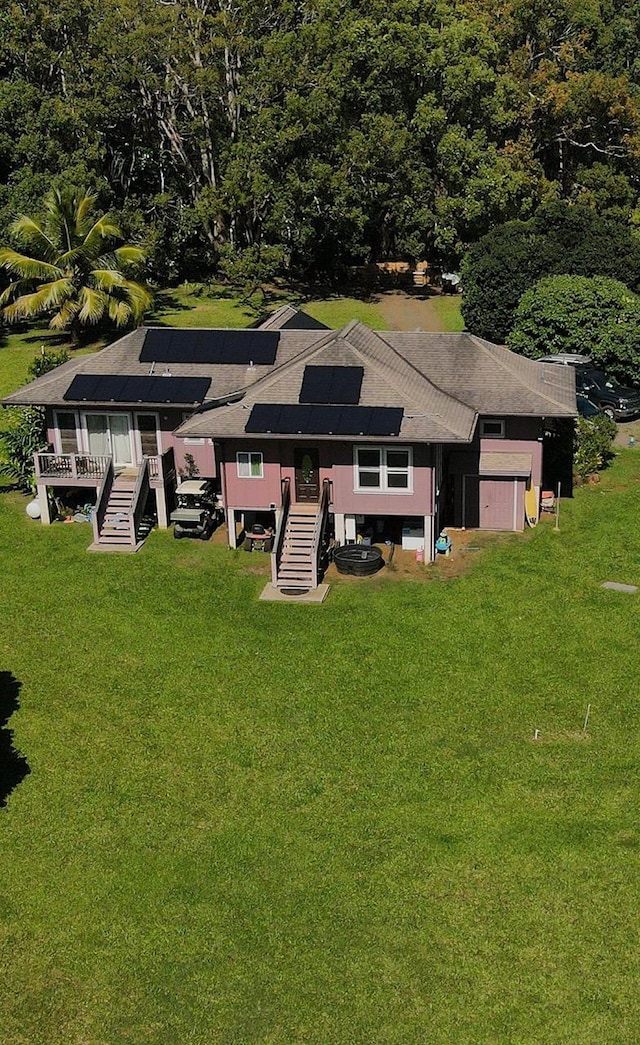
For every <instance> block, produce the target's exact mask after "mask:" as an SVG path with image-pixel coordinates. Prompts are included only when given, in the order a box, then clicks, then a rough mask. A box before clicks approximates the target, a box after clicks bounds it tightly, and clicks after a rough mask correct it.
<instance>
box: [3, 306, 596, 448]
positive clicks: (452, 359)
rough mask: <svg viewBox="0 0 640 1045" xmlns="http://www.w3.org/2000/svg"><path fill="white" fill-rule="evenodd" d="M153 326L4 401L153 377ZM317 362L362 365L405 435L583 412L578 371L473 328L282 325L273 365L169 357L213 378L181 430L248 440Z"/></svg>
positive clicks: (371, 397)
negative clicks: (149, 338)
mask: <svg viewBox="0 0 640 1045" xmlns="http://www.w3.org/2000/svg"><path fill="white" fill-rule="evenodd" d="M285 308H289V306H285ZM147 329H148V328H146V327H140V328H139V329H138V330H134V331H132V332H131V333H130V334H126V335H125V336H124V337H122V338H120V339H119V340H118V341H116V342H115V343H114V344H113V345H110V346H109V347H108V348H105V349H102V351H100V352H97V353H95V354H94V355H89V356H80V357H78V358H77V359H74V360H71V361H69V362H68V363H65V364H63V365H62V366H60V367H58V368H57V369H56V370H54V371H51V373H49V374H45V375H44V376H43V377H40V378H38V379H37V380H36V381H33V382H31V384H29V385H25V386H24V387H23V388H21V389H19V390H18V391H17V392H14V393H13V394H12V395H9V396H7V397H6V398H5V399H4V400H3V402H4V403H5V404H6V405H42V406H47V405H51V406H59V405H63V404H64V402H65V400H64V394H65V392H66V391H67V389H68V387H69V385H70V384H71V381H72V380H73V378H74V377H75V376H76V375H77V374H117V375H122V376H128V375H141V376H142V375H148V374H149V372H150V365H149V363H141V362H140V359H139V356H140V351H141V349H142V346H143V344H144V340H145V337H146V332H147ZM309 364H311V365H314V366H318V365H320V366H337V367H340V366H349V367H353V366H357V367H362V368H363V371H364V373H363V381H362V388H361V395H360V404H361V405H366V406H372V407H376V406H382V407H396V408H401V409H402V410H403V421H402V428H401V431H400V436H399V438H400V439H401V440H407V441H416V442H469V441H470V440H471V439H472V438H473V432H474V429H475V424H476V421H477V417H478V415H479V414H484V415H507V416H508V415H511V416H514V415H516V416H517V415H521V416H534V417H545V416H546V417H572V416H575V414H576V405H575V376H574V373H573V369H572V368H571V367H558V366H553V365H552V364H541V363H536V362H533V361H532V360H529V359H525V358H523V357H522V356H517V355H515V354H514V353H512V352H510V351H509V350H508V349H506V348H501V347H499V346H498V345H492V344H491V343H490V342H488V341H483V340H482V339H481V338H477V337H474V336H472V335H470V334H464V333H461V334H431V333H423V332H419V331H417V332H413V333H409V332H401V331H395V332H385V333H376V332H374V331H372V330H370V329H369V328H368V327H366V326H364V325H363V324H362V323H359V322H357V321H355V320H354V321H352V322H351V323H348V324H347V325H346V326H345V327H343V328H342V329H341V330H333V331H332V330H326V329H324V330H318V329H314V330H308V329H280V330H279V338H278V348H277V353H276V360H275V364H274V365H270V366H267V365H261V366H245V365H236V364H202V363H182V364H179V363H171V365H170V366H171V374H172V375H173V376H175V377H208V378H210V379H211V387H210V389H209V392H208V394H207V399H206V400H205V402H204V404H203V406H202V407H201V408H200V409H199V410H198V411H197V412H196V413H194V414H193V415H192V416H191V417H190V418H189V419H188V420H187V421H185V422H184V424H183V425H181V426H180V428H179V429H178V431H179V434H180V435H182V436H192V437H196V436H211V437H215V438H224V437H243V436H244V435H245V425H246V421H247V418H248V416H249V415H248V411H250V409H251V407H252V406H253V405H254V404H257V403H282V404H288V403H291V404H293V403H297V402H298V399H299V394H300V388H301V385H302V380H303V377H304V369H305V366H307V365H309ZM160 366H162V364H160ZM155 372H156V373H158V370H156V371H155ZM86 405H100V404H99V403H96V404H88V403H87V404H86ZM120 405H125V404H120ZM270 438H271V436H270ZM272 438H278V436H277V435H275V434H274V435H273V437H272ZM327 438H333V437H327ZM335 438H343V437H340V436H336V437H335Z"/></svg>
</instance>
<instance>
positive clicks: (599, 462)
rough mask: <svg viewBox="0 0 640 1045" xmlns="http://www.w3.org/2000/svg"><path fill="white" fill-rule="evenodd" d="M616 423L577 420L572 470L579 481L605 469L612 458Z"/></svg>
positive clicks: (589, 419) (603, 417)
mask: <svg viewBox="0 0 640 1045" xmlns="http://www.w3.org/2000/svg"><path fill="white" fill-rule="evenodd" d="M616 431H617V428H616V423H615V421H612V420H611V418H609V417H606V416H605V415H604V414H601V416H600V417H594V418H586V417H580V418H578V422H577V424H576V429H575V436H574V442H573V470H574V473H575V475H577V476H579V478H580V479H586V477H587V476H588V475H591V473H592V472H598V471H600V469H601V468H605V467H606V466H607V464H608V463H609V461H610V460H611V458H612V457H613V440H614V439H615V437H616Z"/></svg>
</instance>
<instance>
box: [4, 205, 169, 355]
mask: <svg viewBox="0 0 640 1045" xmlns="http://www.w3.org/2000/svg"><path fill="white" fill-rule="evenodd" d="M95 202H96V197H95V196H94V195H92V194H91V193H88V192H85V191H84V190H80V191H77V190H73V189H72V190H68V191H61V190H59V189H53V190H52V191H51V192H50V193H49V194H48V196H47V197H46V198H45V201H44V206H45V211H46V214H45V217H44V220H42V221H38V220H37V219H35V218H30V217H27V216H26V215H22V216H21V217H19V218H18V219H17V220H16V221H15V222H14V223H13V225H12V226H11V232H12V233H13V235H14V237H15V239H16V240H17V242H18V243H19V244H21V245H22V246H23V247H24V249H25V250H28V251H30V253H29V254H26V253H19V252H18V251H16V250H13V249H12V248H11V247H4V248H2V249H0V266H2V267H3V268H5V269H6V270H7V272H9V273H10V275H11V276H13V277H17V279H14V280H13V282H11V283H10V284H9V286H8V287H7V288H6V289H5V290H4V292H3V293H2V294H1V295H0V308H1V314H2V315H3V316H4V318H5V319H6V320H7V321H8V322H9V323H15V322H17V321H19V320H21V319H30V318H32V317H34V316H40V315H49V316H50V317H51V318H50V321H49V326H50V327H51V328H52V329H54V330H68V331H69V332H70V334H71V336H72V339H73V340H74V341H77V340H78V338H79V332H80V329H81V328H82V327H84V326H87V325H91V324H96V323H99V322H100V321H102V320H104V319H107V320H109V321H110V322H111V323H114V324H115V325H116V326H117V327H124V326H128V325H129V324H130V323H133V322H139V321H140V320H141V319H142V317H143V315H144V313H145V312H146V310H147V309H148V308H149V306H150V305H151V302H152V295H151V293H150V291H149V290H148V288H147V287H145V286H144V285H143V284H141V283H136V282H135V281H134V280H132V279H130V278H129V276H128V273H129V272H130V271H131V270H134V269H136V268H138V267H139V266H140V265H141V263H142V261H143V260H144V251H143V250H142V248H140V247H134V246H120V247H114V243H116V242H117V241H118V240H121V239H122V234H121V232H120V229H119V228H118V226H117V225H115V224H114V223H113V221H112V220H111V219H110V218H109V216H108V215H101V216H99V217H96V215H95V213H94V209H95Z"/></svg>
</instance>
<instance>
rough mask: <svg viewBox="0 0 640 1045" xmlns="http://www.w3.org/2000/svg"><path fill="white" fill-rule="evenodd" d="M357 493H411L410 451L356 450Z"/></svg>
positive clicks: (367, 448) (361, 448)
mask: <svg viewBox="0 0 640 1045" xmlns="http://www.w3.org/2000/svg"><path fill="white" fill-rule="evenodd" d="M355 488H356V490H363V491H366V490H384V491H387V492H388V493H396V492H397V493H410V492H411V488H412V457H411V449H410V448H409V447H395V446H394V447H390V448H389V449H387V447H384V446H357V447H356V449H355Z"/></svg>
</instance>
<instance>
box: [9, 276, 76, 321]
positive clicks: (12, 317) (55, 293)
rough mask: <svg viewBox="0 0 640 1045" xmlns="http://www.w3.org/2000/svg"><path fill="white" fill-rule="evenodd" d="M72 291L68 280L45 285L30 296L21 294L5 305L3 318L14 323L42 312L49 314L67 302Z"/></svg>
mask: <svg viewBox="0 0 640 1045" xmlns="http://www.w3.org/2000/svg"><path fill="white" fill-rule="evenodd" d="M73 289H74V288H73V283H72V282H71V280H69V279H58V280H55V281H54V282H52V283H45V284H44V286H42V287H38V289H37V290H35V291H33V292H32V293H31V294H21V296H20V297H19V298H16V300H15V301H14V302H13V304H11V305H7V307H6V308H5V309H4V316H5V318H6V319H7V320H8V322H9V323H15V322H16V321H17V320H19V319H29V318H31V317H32V316H39V315H42V313H43V312H51V311H52V310H54V309H57V308H60V306H61V305H62V304H63V303H64V302H65V301H66V300H68V298H69V295H70V294H72V293H73Z"/></svg>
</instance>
